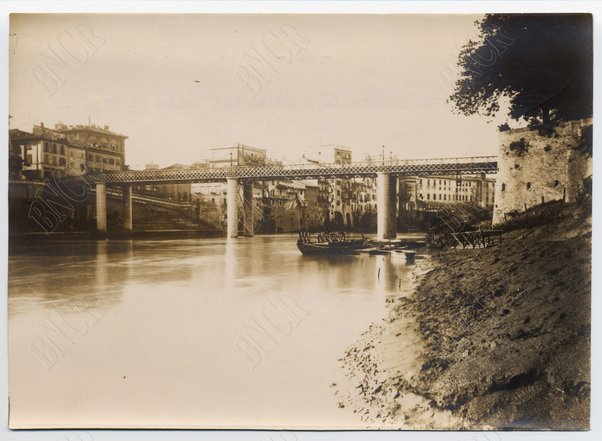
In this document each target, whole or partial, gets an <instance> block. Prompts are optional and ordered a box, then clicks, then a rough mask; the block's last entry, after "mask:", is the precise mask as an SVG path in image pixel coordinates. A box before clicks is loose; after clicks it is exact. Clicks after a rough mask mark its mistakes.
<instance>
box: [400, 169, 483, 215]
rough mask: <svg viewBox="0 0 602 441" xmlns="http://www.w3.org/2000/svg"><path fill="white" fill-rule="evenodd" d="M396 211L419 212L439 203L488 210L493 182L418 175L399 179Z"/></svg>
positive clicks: (475, 177) (481, 179)
mask: <svg viewBox="0 0 602 441" xmlns="http://www.w3.org/2000/svg"><path fill="white" fill-rule="evenodd" d="M399 197H400V209H402V210H408V211H411V210H420V209H430V208H435V207H436V206H437V205H441V204H459V203H465V204H471V205H475V206H478V207H481V208H491V207H493V205H494V202H495V180H494V179H492V178H488V177H487V176H486V175H485V174H482V175H480V176H420V177H404V178H400V179H399Z"/></svg>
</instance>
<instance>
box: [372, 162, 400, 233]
mask: <svg viewBox="0 0 602 441" xmlns="http://www.w3.org/2000/svg"><path fill="white" fill-rule="evenodd" d="M396 237H397V176H395V175H393V174H391V173H384V172H379V173H377V175H376V239H377V240H389V239H395V238H396Z"/></svg>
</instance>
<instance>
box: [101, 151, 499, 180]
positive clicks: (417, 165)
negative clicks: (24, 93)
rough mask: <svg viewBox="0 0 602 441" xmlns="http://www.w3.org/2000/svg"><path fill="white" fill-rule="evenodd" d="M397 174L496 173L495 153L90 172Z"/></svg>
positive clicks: (106, 175) (178, 176) (211, 176)
mask: <svg viewBox="0 0 602 441" xmlns="http://www.w3.org/2000/svg"><path fill="white" fill-rule="evenodd" d="M381 172H384V173H390V174H392V175H396V176H445V175H450V176H457V175H462V174H478V173H487V174H490V173H496V172H497V157H496V156H473V157H463V158H438V159H409V160H394V161H393V160H391V161H379V162H354V163H351V164H334V163H329V164H287V165H276V164H273V165H264V166H232V167H222V168H186V169H167V170H166V169H163V170H124V171H115V172H103V173H95V174H91V175H90V176H91V177H92V179H93V180H94V181H95V182H97V183H105V184H127V183H131V184H161V183H164V184H165V183H190V182H220V181H225V180H226V179H228V178H237V179H253V180H258V181H261V180H276V179H317V178H356V177H367V176H368V177H369V176H376V175H377V173H381Z"/></svg>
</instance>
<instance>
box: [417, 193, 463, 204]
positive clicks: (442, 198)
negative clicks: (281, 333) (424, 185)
mask: <svg viewBox="0 0 602 441" xmlns="http://www.w3.org/2000/svg"><path fill="white" fill-rule="evenodd" d="M432 196H433V197H432V199H431V194H430V193H427V194H426V200H427V201H431V200H433V201H437V200H439V201H460V202H472V201H473V200H474V197H473V196H468V195H465V194H456V195H449V199H448V197H447V194H439V195H436V194H433V195H432ZM437 196H438V197H437ZM420 198H422V195H420Z"/></svg>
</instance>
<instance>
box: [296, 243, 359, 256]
mask: <svg viewBox="0 0 602 441" xmlns="http://www.w3.org/2000/svg"><path fill="white" fill-rule="evenodd" d="M358 247H361V245H358V244H355V243H350V244H347V243H337V242H332V243H301V242H297V248H299V251H301V253H302V254H303V255H305V256H349V255H357V254H359V253H358V252H357V251H356V249H357V248H358Z"/></svg>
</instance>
